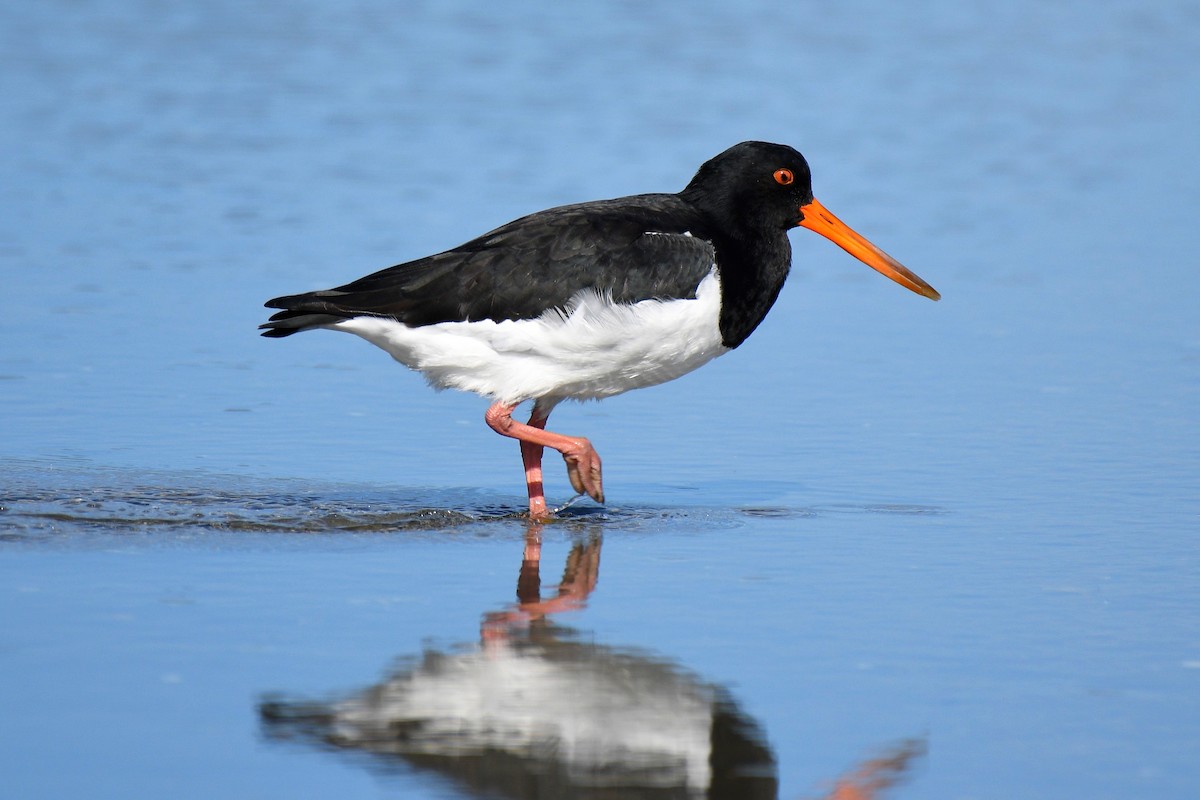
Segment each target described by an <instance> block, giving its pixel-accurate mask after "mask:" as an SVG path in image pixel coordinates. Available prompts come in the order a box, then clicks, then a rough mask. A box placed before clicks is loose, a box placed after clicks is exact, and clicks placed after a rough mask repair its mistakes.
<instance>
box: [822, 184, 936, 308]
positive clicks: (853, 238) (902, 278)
mask: <svg viewBox="0 0 1200 800" xmlns="http://www.w3.org/2000/svg"><path fill="white" fill-rule="evenodd" d="M800 213H801V214H802V215H803V216H802V218H801V219H800V225H801V227H804V228H808V229H809V230H810V231H815V232H816V233H819V234H821V235H822V236H824V237H825V238H826V239H828V240H829V241H831V242H833V243H834V244H836V245H837V246H838V247H840V248H842V249H843V250H845V251H846V252H847V253H849V254H850V255H852V256H854V257H855V258H857V259H858V260H859V261H861V262H863V263H864V264H866V265H867V266H868V267H870V268H871V269H873V270H875V271H876V272H879V273H882V274H884V275H886V276H888V277H889V278H891V279H892V280H894V281H895V282H896V283H898V284H900V285H901V286H903V287H904V288H906V289H911V290H912V291H914V292H916V293H917V294H920V295H924V296H925V297H928V298H929V299H930V300H938V299H941V295H940V294H938V292H937V289H934V288H933V287H932V286H930V285H929V284H928V283H926V282H925V281H923V280H921V279H920V277H918V276H917V275H916V273H914V272H911V271H910V270H908V269H907V268H905V266H904V265H903V264H901V263H900V262H899V261H897V260H896V259H894V258H892V257H891V256H889V255H888V254H887V253H885V252H883V251H882V250H880V249H879V248H878V247H876V246H875V245H873V244H871V243H870V242H868V241H867V240H866V239H864V238H863V237H861V236H859V235H858V234H857V233H855V232H854V231H853V230H852V229H851V228H850V226H849V225H847V224H846V223H844V222H842V221H841V220H840V219H838V218H837V217H835V216H834V215H833V214H830V213H829V211H828V210H827V209H826V208H825V206H823V205H821V204H820V203H818V202H817V201H816V200H813V201H812V202H811V203H809V204H808V205H804V206H800Z"/></svg>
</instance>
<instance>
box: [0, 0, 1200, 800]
mask: <svg viewBox="0 0 1200 800" xmlns="http://www.w3.org/2000/svg"><path fill="white" fill-rule="evenodd" d="M1198 64H1200V9H1197V7H1195V6H1194V4H1190V3H1186V2H1161V3H1154V4H1146V3H1135V2H1117V1H1116V0H1105V1H1104V2H1095V3H1089V4H1053V3H1034V2H1024V1H1022V2H1016V3H1009V4H1000V5H996V4H990V5H984V4H978V3H918V4H915V5H914V4H907V5H903V4H894V3H893V4H888V3H879V2H871V1H870V0H868V1H867V2H850V3H841V4H834V5H829V4H824V5H821V6H817V5H815V4H805V3H800V4H796V3H792V4H782V5H781V4H778V3H768V2H742V3H724V4H718V3H709V2H696V3H688V4H678V3H674V4H668V3H663V4H653V3H641V4H637V3H622V4H590V5H563V4H559V5H555V4H541V3H535V2H518V3H509V4H494V5H487V4H479V3H460V2H438V3H412V4H394V3H377V2H370V0H339V2H327V1H326V0H299V1H298V2H293V3H289V4H265V5H264V4H258V5H255V4H244V3H233V2H224V0H217V1H216V2H206V3H200V4H186V3H161V2H148V1H142V0H129V1H128V2H96V3H67V2H57V1H51V2H42V3H24V4H8V5H6V6H4V7H2V8H0V94H2V95H3V97H4V98H5V102H4V103H3V104H0V151H2V152H3V153H4V156H3V158H0V203H2V207H3V209H4V213H3V214H0V276H2V277H3V279H4V286H5V287H6V290H7V292H6V295H5V300H6V302H5V303H4V312H3V313H2V314H0V426H2V429H3V433H2V434H0V507H2V510H0V619H3V621H4V622H3V625H2V626H0V687H3V688H0V708H3V715H4V724H3V726H0V765H2V767H3V768H2V770H0V771H2V773H3V775H4V778H3V785H4V790H3V792H0V794H4V795H5V796H8V795H10V794H11V796H13V797H74V796H96V797H123V798H124V797H162V796H171V797H182V798H186V797H197V798H199V797H230V798H237V797H247V798H249V797H275V796H288V797H330V796H336V797H347V798H350V797H377V796H385V797H445V798H461V797H496V796H498V797H532V796H535V791H536V792H541V795H540V796H543V797H576V796H595V794H593V795H589V794H587V792H588V791H592V792H598V791H600V789H598V788H597V787H598V786H603V785H609V786H610V788H611V786H612V785H619V786H623V787H624V788H623V789H622V791H623V792H624V794H625V796H630V797H641V796H644V797H652V796H653V797H658V796H674V797H701V796H704V793H705V792H706V791H708V793H709V796H713V797H735V796H757V795H752V794H750V792H751V791H754V792H761V793H763V794H762V796H778V797H781V798H795V797H816V796H827V795H830V794H831V793H833V792H835V791H836V788H837V783H836V782H837V781H838V780H839V776H841V778H840V780H842V781H843V785H845V784H846V783H847V782H849V783H853V782H854V781H855V780H859V781H860V782H866V781H867V780H868V779H867V778H864V777H863V776H864V775H867V776H871V775H873V776H875V777H876V778H877V779H878V780H877V781H876V784H877V785H876V786H875V787H874V788H873V789H872V791H873V792H874V793H875V796H882V794H883V793H885V792H891V793H892V794H893V795H894V796H896V797H923V798H925V797H928V798H1012V797H1021V798H1042V797H1044V798H1056V799H1057V798H1062V797H1090V798H1129V797H1154V798H1180V799H1181V800H1182V799H1183V798H1192V797H1195V796H1197V793H1198V792H1200V762H1198V761H1197V759H1196V753H1198V752H1200V544H1198V542H1197V534H1198V533H1200V424H1198V420H1200V313H1198V312H1197V309H1200V277H1198V276H1197V270H1196V265H1195V260H1196V256H1195V252H1196V250H1197V245H1198V244H1200V236H1198V234H1197V229H1196V225H1195V222H1194V216H1195V209H1197V208H1200V161H1198V160H1197V158H1196V145H1195V141H1196V136H1195V131H1196V130H1197V129H1198V128H1200V84H1198V83H1197V81H1196V79H1195V76H1196V68H1197V65H1198ZM746 139H764V140H769V141H780V142H785V143H788V144H792V145H794V146H796V147H797V148H799V149H800V150H801V151H802V152H804V153H805V155H806V156H807V157H808V159H809V161H810V163H811V165H812V169H813V174H814V191H815V193H816V196H817V197H818V198H819V199H820V200H821V201H822V202H823V203H824V204H825V205H826V206H828V207H829V208H830V209H831V210H832V211H833V212H834V213H836V214H837V215H838V216H839V217H841V218H842V219H844V220H846V221H847V222H848V223H849V224H851V225H852V226H853V227H855V228H856V229H857V230H859V231H860V232H862V233H863V234H864V235H866V236H868V237H869V238H870V239H871V240H872V241H874V242H875V243H876V244H878V245H879V246H881V247H883V248H884V249H885V250H887V251H888V252H890V253H892V254H893V255H895V256H896V257H897V258H898V259H899V260H901V261H902V262H904V263H905V264H906V265H907V266H909V267H910V268H912V269H913V270H914V271H916V272H917V273H919V274H920V275H921V276H922V277H924V278H926V279H927V280H928V281H929V282H930V283H932V284H933V285H934V286H936V287H937V288H938V290H940V291H941V293H942V295H943V298H944V299H943V300H942V302H940V303H938V304H932V303H930V302H928V301H926V300H924V299H922V298H919V297H917V296H916V295H913V294H910V293H908V292H906V291H904V290H903V289H901V288H899V287H897V286H896V285H895V284H892V283H890V282H888V281H886V280H884V279H883V278H881V277H880V276H878V275H877V274H875V273H873V272H871V271H870V270H867V269H865V268H863V267H862V265H861V264H858V263H857V262H855V261H854V260H853V259H851V258H850V257H849V256H847V255H846V254H845V253H843V252H842V251H840V250H838V249H837V248H835V247H834V246H832V245H831V244H829V243H828V242H826V241H824V240H822V239H820V238H819V237H816V236H813V235H811V234H810V233H808V232H806V231H803V230H801V231H798V232H796V233H794V234H793V235H792V243H793V250H794V267H793V271H792V275H791V277H790V279H789V282H788V285H787V286H786V287H785V289H784V292H783V294H782V296H781V297H780V299H779V302H778V303H777V305H776V307H775V309H774V310H773V311H772V313H771V315H770V316H769V317H768V318H767V320H766V321H765V322H764V324H763V325H762V326H761V327H760V328H759V330H758V331H756V333H755V334H754V336H753V337H751V338H750V339H749V340H748V341H747V342H746V344H745V345H744V346H742V347H740V348H739V349H738V350H737V351H736V352H734V353H732V354H730V355H728V356H726V357H724V358H722V359H719V360H718V361H716V362H714V363H713V364H711V365H709V366H707V367H706V368H705V369H703V370H700V371H698V372H696V373H693V374H691V375H689V376H686V377H685V378H683V379H681V380H679V381H676V382H674V383H672V384H668V385H665V386H661V387H656V388H653V389H649V390H645V391H642V392H636V393H633V394H630V395H626V396H622V397H618V398H614V399H612V400H608V401H605V402H604V403H599V404H586V405H564V406H562V407H560V408H559V409H558V410H556V412H555V415H554V419H553V420H552V423H553V424H552V427H554V428H555V429H557V430H561V431H563V432H566V433H571V434H578V435H585V436H588V437H589V438H590V439H591V440H592V441H593V442H594V443H595V444H596V446H597V448H598V450H599V451H600V453H601V455H602V456H603V458H604V459H605V474H606V481H605V482H606V490H607V495H608V501H609V503H608V505H607V506H606V507H604V508H601V507H599V506H596V505H595V504H592V503H590V502H580V503H577V504H576V505H574V506H572V507H571V508H570V509H569V510H568V511H567V512H565V513H564V515H563V518H562V519H561V520H560V521H558V522H556V523H554V524H551V525H548V526H545V528H542V529H536V528H530V526H529V525H528V523H527V522H526V521H525V520H523V519H522V517H521V515H520V510H521V508H522V504H523V482H522V472H521V468H520V461H519V458H518V453H517V448H516V446H515V444H514V443H513V442H511V441H509V440H506V439H501V438H500V437H497V436H495V435H494V434H492V433H491V432H490V431H489V430H488V429H487V428H486V426H485V425H484V424H483V419H482V416H483V411H484V409H485V408H486V405H487V402H486V401H485V400H483V399H481V398H478V397H474V396H470V395H462V394H454V393H437V392H433V391H431V390H429V389H428V388H427V387H426V386H425V385H424V383H423V381H422V380H421V379H420V377H419V376H417V375H414V374H411V373H408V372H407V371H405V370H404V369H403V368H402V367H399V366H398V365H396V364H395V363H394V362H392V361H391V360H390V359H389V358H388V357H387V356H386V355H385V354H384V353H382V352H381V351H378V350H376V349H374V348H371V347H370V346H368V345H366V344H365V343H363V342H362V341H359V340H357V339H355V338H353V337H349V336H341V335H335V334H332V333H325V332H318V333H313V334H306V335H304V336H297V337H292V338H289V339H287V340H283V341H270V340H265V339H261V338H259V337H257V336H256V331H255V326H256V325H257V324H259V323H260V322H261V321H263V320H264V319H265V311H264V309H262V308H261V304H262V302H263V301H264V300H266V299H267V298H269V297H273V296H276V295H279V294H285V293H292V292H299V291H305V290H309V289H318V288H326V287H328V286H332V285H337V284H340V283H344V282H345V281H347V280H350V279H353V278H355V277H358V276H360V275H363V274H366V273H368V272H370V271H373V270H375V269H378V268H381V267H384V266H388V265H391V264H394V263H397V262H400V261H404V260H408V259H410V258H415V257H418V256H421V255H425V254H427V253H431V252H435V251H438V250H442V249H446V248H448V247H451V246H454V245H456V244H459V243H461V242H462V241H465V240H467V239H468V238H471V237H473V236H475V235H477V234H479V233H482V232H483V231H485V230H488V229H490V228H492V227H495V226H497V225H499V224H502V223H504V222H506V221H508V220H510V219H513V218H515V217H517V216H520V215H522V214H525V213H529V212H531V211H535V210H537V209H540V208H545V207H548V206H552V205H557V204H562V203H569V202H576V201H582V200H590V199H598V198H603V197H612V196H619V195H624V194H631V193H637V192H647V191H674V190H677V189H679V188H681V187H682V186H683V185H684V184H685V183H686V182H687V181H688V180H689V178H690V177H691V175H692V174H693V173H694V171H695V169H696V167H697V166H698V165H699V164H700V163H701V162H703V161H704V160H705V159H707V158H709V157H711V156H713V155H715V154H716V153H718V152H720V151H721V150H723V149H725V148H726V147H728V146H729V145H731V144H734V143H736V142H738V141H742V140H746ZM552 462H553V463H552ZM556 462H557V459H553V460H548V462H547V464H548V467H549V471H548V491H549V494H550V496H551V500H552V502H556V503H565V502H566V501H567V500H569V499H570V494H571V492H570V487H569V485H568V483H567V481H566V480H565V476H564V475H563V474H562V470H561V468H559V467H558V465H557V463H556ZM538 542H540V545H541V570H540V583H541V592H540V594H538V593H537V592H536V590H531V589H530V586H536V584H535V583H531V581H532V580H533V578H531V575H532V572H531V567H530V566H529V564H530V563H532V560H531V558H530V557H529V556H530V554H531V553H532V552H534V551H533V550H530V549H529V548H531V547H534V546H535V545H536V544H537V543H538ZM523 563H524V564H525V566H524V567H523V566H522V565H523ZM466 675H475V676H476V682H475V683H470V682H468V681H466V679H465V678H464V677H463V676H466ZM622 676H624V677H623V678H622ZM618 678H622V680H618ZM624 678H627V680H624ZM476 690H478V694H475V693H474V692H475V691H476ZM472 698H474V699H472ZM418 699H420V700H421V701H422V702H423V703H425V705H420V704H419V703H417V700H418ZM571 701H573V702H571ZM593 701H594V702H593ZM430 703H434V706H437V707H436V708H435V707H434V706H431V705H430ZM443 703H444V704H447V705H446V707H442V706H439V705H437V704H443ZM656 703H661V705H656ZM506 704H507V705H506ZM493 705H495V707H497V708H501V707H503V708H505V709H507V710H506V711H505V712H504V713H503V714H500V713H499V712H495V713H492V715H491V716H487V715H486V714H485V713H484V712H485V711H487V709H489V708H492V706H493ZM418 706H419V709H418ZM451 706H453V708H451ZM639 709H640V710H641V711H645V712H646V713H645V714H641V715H639V713H638V711H639ZM655 709H658V710H657V711H655V713H657V714H658V717H657V718H655V717H654V716H653V715H652V714H650V712H651V711H653V710H655ZM602 712H603V713H602ZM489 713H491V712H489ZM647 715H649V717H648V718H649V719H650V720H651V721H652V722H653V720H654V719H658V724H657V725H654V724H644V723H645V722H646V720H645V719H643V717H646V716H647ZM480 719H484V720H486V725H492V726H493V729H494V730H498V731H501V732H503V733H504V736H502V737H500V739H499V740H495V741H494V740H492V739H488V738H487V737H486V736H485V735H484V734H482V733H480V732H479V731H480V730H483V729H482V728H481V729H478V730H477V729H475V728H472V727H471V726H472V725H474V724H475V723H476V722H478V720H480ZM447 720H449V721H450V722H449V723H447ZM435 723H437V724H435ZM451 723H452V724H453V725H456V726H458V727H457V728H456V730H457V731H458V733H457V734H456V735H446V734H445V731H444V729H443V728H439V727H438V725H439V724H451ZM692 723H695V724H692ZM374 725H383V727H384V728H387V726H388V725H390V726H391V728H388V730H389V731H391V732H390V733H388V734H387V735H382V734H379V733H378V731H377V730H376V728H374V727H372V726H374ZM486 725H484V727H485V728H486ZM497 725H499V727H496V726H497ZM505 725H511V726H513V727H511V729H510V728H507V727H504V726H505ZM521 725H524V727H521ZM708 726H711V732H712V736H711V737H710V736H709V732H710V731H709V727H708ZM729 730H733V731H735V732H737V736H731V737H726V738H721V737H718V736H717V735H716V733H715V732H716V731H729ZM372 731H374V733H372ZM396 731H401V732H402V734H403V735H400V734H397V733H396ZM528 731H535V732H537V735H536V736H534V737H533V738H532V739H531V740H530V741H531V743H530V744H528V746H527V747H526V749H524V750H521V751H520V753H517V751H516V749H515V748H516V745H512V742H514V741H517V740H519V739H520V736H521V735H523V734H522V732H528ZM655 731H657V735H658V740H657V741H658V745H657V747H658V749H657V750H656V749H654V747H651V746H650V745H649V744H647V742H648V741H650V740H652V739H654V736H652V734H653V733H654V732H655ZM698 732H699V733H698ZM435 733H436V734H437V735H434V734H435ZM489 735H490V734H489ZM539 736H540V737H541V738H538V737H539ZM556 737H558V738H556ZM710 738H711V742H710V743H711V745H712V748H713V749H712V753H711V754H709V755H708V756H707V757H706V755H705V754H706V753H707V750H705V747H706V746H707V745H706V744H705V742H709V739H710ZM718 739H721V741H722V742H726V741H727V740H728V741H734V740H736V741H737V742H742V743H744V746H743V747H741V748H740V749H737V748H735V750H736V752H738V753H740V755H739V756H738V757H737V758H738V759H741V760H737V759H735V761H734V762H731V763H736V764H740V765H742V766H743V767H745V768H744V769H742V771H741V773H739V774H742V776H743V777H745V776H746V775H749V776H750V777H748V778H745V779H746V780H748V781H750V783H748V784H738V785H736V786H734V788H729V787H723V788H722V787H721V786H718V785H717V778H716V777H715V776H716V775H718V773H719V770H718V769H717V766H713V765H718V766H719V764H721V763H724V762H721V761H720V760H719V759H718V758H717V756H716V755H715V754H716V753H717V752H718V747H717V744H716V743H717V741H718ZM496 741H502V742H507V743H508V745H506V746H510V745H511V746H512V747H513V748H514V749H513V751H512V752H507V751H505V750H504V747H501V746H499V745H497V744H496ZM555 742H556V743H557V744H554V745H553V746H551V745H550V744H548V743H551V744H553V743H555ZM539 743H540V744H539ZM489 748H491V749H490V750H489ZM497 748H499V749H497ZM589 748H590V749H589ZM605 748H610V749H605ZM614 748H615V749H614ZM589 753H593V754H595V753H598V754H600V755H596V756H595V757H594V758H591V756H589V755H588V754H589ZM614 753H616V755H614ZM664 754H665V755H664ZM697 754H699V755H697ZM601 756H603V758H601ZM589 758H591V760H589ZM672 759H674V760H672ZM597 764H603V765H606V766H603V767H597V766H596V765H597ZM747 765H749V766H747ZM706 770H707V771H706ZM680 776H684V777H680ZM705 776H707V777H705ZM605 781H608V782H609V783H608V784H605V783H604V782H605ZM621 781H624V782H625V783H623V784H622V783H621ZM638 781H641V783H637V782H638ZM697 781H699V783H698V782H697ZM705 781H710V782H711V785H705V783H704V782H705ZM614 782H616V783H615V784H614ZM634 784H637V785H636V786H635V785H634ZM751 784H752V785H753V789H748V788H747V786H750V785H751ZM776 784H777V785H776ZM885 784H886V786H885ZM589 787H590V788H589ZM655 792H658V794H656V793H655ZM670 792H674V794H671V793H670Z"/></svg>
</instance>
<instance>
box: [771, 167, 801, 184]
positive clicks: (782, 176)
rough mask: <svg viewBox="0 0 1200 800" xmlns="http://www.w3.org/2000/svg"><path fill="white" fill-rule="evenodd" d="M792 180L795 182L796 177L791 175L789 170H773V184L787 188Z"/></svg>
mask: <svg viewBox="0 0 1200 800" xmlns="http://www.w3.org/2000/svg"><path fill="white" fill-rule="evenodd" d="M794 180H796V176H795V175H793V174H792V171H791V170H790V169H777V170H775V182H776V183H778V184H779V185H780V186H788V185H790V184H791V183H792V181H794Z"/></svg>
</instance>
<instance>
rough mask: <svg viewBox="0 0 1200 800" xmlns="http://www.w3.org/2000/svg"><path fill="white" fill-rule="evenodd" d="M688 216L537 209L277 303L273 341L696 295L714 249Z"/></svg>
mask: <svg viewBox="0 0 1200 800" xmlns="http://www.w3.org/2000/svg"><path fill="white" fill-rule="evenodd" d="M681 210H686V207H685V206H683V205H682V203H681V201H679V200H678V199H677V198H676V197H675V196H673V195H643V196H639V197H633V198H624V199H622V200H611V201H602V202H596V203H584V204H580V205H577V206H563V207H561V208H555V209H550V210H548V211H542V212H538V213H537V214H532V215H530V216H528V217H523V218H521V219H518V220H515V221H514V222H510V223H508V224H507V225H504V226H501V227H500V228H497V229H496V230H494V231H491V232H490V233H486V234H484V235H483V236H480V237H478V238H477V239H473V240H471V241H469V242H467V243H466V244H463V245H461V246H459V247H456V248H454V249H453V250H448V251H446V252H444V253H438V254H437V255H433V256H428V257H426V258H421V259H418V260H416V261H410V262H408V263H405V264H398V265H396V266H394V267H389V268H387V269H384V270H381V271H379V272H376V273H373V274H371V275H368V276H366V277H364V278H360V279H358V280H356V281H353V282H351V283H348V284H346V285H344V286H339V287H337V288H335V289H328V290H325V291H319V292H308V293H306V294H299V295H289V296H286V297H277V298H275V299H273V300H270V301H268V302H267V304H266V305H267V307H269V308H279V309H284V310H283V311H281V312H279V313H278V314H275V315H274V316H273V317H271V320H272V322H271V323H268V325H267V326H264V327H269V329H268V330H267V331H266V333H264V335H267V336H285V335H287V334H288V333H293V332H295V331H296V330H299V329H303V328H306V327H312V326H314V325H320V324H328V323H329V322H332V321H335V320H336V319H339V318H346V317H354V316H362V315H371V316H386V317H391V318H394V319H396V320H399V321H400V322H403V323H405V324H407V325H412V326H419V325H429V324H433V323H437V322H447V321H452V320H481V319H491V320H496V321H500V320H505V319H531V318H534V317H537V316H540V315H541V314H543V313H545V312H546V311H547V310H549V309H552V308H563V307H565V306H566V305H567V303H568V302H569V301H570V300H571V298H573V297H574V296H576V295H577V294H578V293H579V292H581V291H584V290H587V289H591V290H594V291H596V292H599V293H602V294H604V295H606V296H611V297H612V299H613V300H614V301H615V302H618V303H635V302H638V301H639V300H646V299H651V298H656V299H670V298H681V297H694V296H695V291H696V287H697V286H698V285H699V284H700V282H701V281H702V280H703V279H704V277H705V276H706V275H708V273H709V272H711V271H712V268H713V265H714V262H715V252H714V249H713V246H712V244H710V243H709V242H708V241H707V240H706V239H705V238H704V235H703V231H701V230H699V228H700V226H701V225H700V220H698V219H696V220H693V222H694V223H695V224H692V225H688V224H687V223H685V222H681V220H687V219H688V215H687V214H686V213H682V214H681V213H680V211H681ZM692 228H696V229H697V230H694V231H693V230H692Z"/></svg>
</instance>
